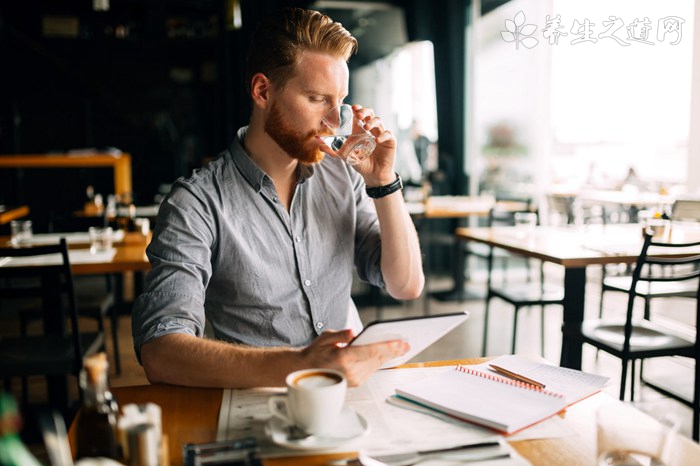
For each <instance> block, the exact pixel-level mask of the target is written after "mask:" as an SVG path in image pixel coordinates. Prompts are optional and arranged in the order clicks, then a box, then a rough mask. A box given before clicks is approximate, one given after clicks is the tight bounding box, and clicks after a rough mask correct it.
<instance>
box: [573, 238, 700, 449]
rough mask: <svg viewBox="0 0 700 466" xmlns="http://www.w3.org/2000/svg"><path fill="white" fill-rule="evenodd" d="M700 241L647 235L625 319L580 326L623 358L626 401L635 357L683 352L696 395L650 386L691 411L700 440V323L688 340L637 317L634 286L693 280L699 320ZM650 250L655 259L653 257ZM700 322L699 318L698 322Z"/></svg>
mask: <svg viewBox="0 0 700 466" xmlns="http://www.w3.org/2000/svg"><path fill="white" fill-rule="evenodd" d="M698 247H700V242H696V243H685V244H673V243H662V242H657V241H655V240H654V239H653V237H652V236H651V235H650V234H647V235H645V238H644V245H643V247H642V251H641V253H640V255H639V258H638V260H637V263H636V266H635V268H634V272H633V274H632V282H631V286H630V289H629V291H628V299H627V311H626V316H625V320H623V321H620V320H604V319H595V320H587V321H584V322H583V323H582V325H581V335H582V337H581V338H582V340H583V342H585V343H588V344H590V345H592V346H594V347H596V348H597V349H599V350H602V351H605V352H606V353H609V354H611V355H613V356H616V357H618V358H620V359H621V361H622V374H621V380H620V400H624V399H625V390H626V381H627V370H628V367H629V363H630V362H631V363H632V366H631V374H630V376H631V377H630V399H632V400H634V382H635V361H636V360H641V361H643V360H644V359H648V358H656V357H664V356H684V357H688V358H692V359H694V361H695V382H694V390H693V393H694V395H693V399H692V400H686V399H683V398H681V397H679V396H676V395H673V394H671V393H668V392H664V391H663V389H661V388H660V387H658V386H655V385H652V384H649V383H648V382H647V385H648V386H650V387H651V388H652V389H656V390H658V391H661V392H663V393H665V394H666V395H667V396H670V397H672V398H674V399H676V400H678V401H680V402H682V403H684V404H686V405H688V406H690V407H691V408H692V409H693V439H694V440H696V441H697V440H698V429H699V425H698V421H699V420H700V365H699V364H698V361H700V345H699V344H698V335H697V324H696V335H695V340H694V341H692V340H689V339H688V338H687V337H685V336H683V335H679V334H676V333H674V332H673V331H671V330H670V329H667V328H665V327H663V326H661V325H659V324H657V323H655V322H654V321H653V320H650V318H649V316H648V315H644V316H643V318H642V319H636V318H635V317H634V315H633V314H634V313H633V310H634V300H635V298H636V297H637V296H638V293H637V292H636V291H635V290H638V289H639V288H640V285H641V286H645V287H651V286H652V285H654V284H657V283H678V282H690V283H693V286H694V287H695V318H696V319H700V300H699V298H700V281H698V279H699V277H700V254H698V253H697V251H698ZM651 248H653V249H652V252H653V254H654V257H650V252H649V250H650V249H651ZM668 250H674V251H675V252H681V253H683V251H685V250H688V254H687V255H685V256H681V257H678V256H677V255H675V254H674V257H663V251H668ZM696 322H700V320H696Z"/></svg>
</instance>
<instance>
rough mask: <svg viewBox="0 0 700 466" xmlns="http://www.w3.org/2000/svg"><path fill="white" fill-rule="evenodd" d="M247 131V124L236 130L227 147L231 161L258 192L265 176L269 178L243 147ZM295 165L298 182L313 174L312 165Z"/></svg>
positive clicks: (302, 181)
mask: <svg viewBox="0 0 700 466" xmlns="http://www.w3.org/2000/svg"><path fill="white" fill-rule="evenodd" d="M247 131H248V127H247V126H243V127H242V128H240V129H239V130H238V133H237V134H236V138H235V139H234V140H233V142H232V143H231V146H230V147H229V152H230V153H231V158H232V159H233V163H234V164H236V167H237V168H238V170H239V171H240V172H241V174H242V175H243V177H244V178H245V179H246V181H247V182H248V183H250V185H251V186H252V187H253V189H255V190H256V191H257V192H260V189H261V188H262V186H263V181H264V180H265V178H268V179H269V177H268V176H267V173H265V172H264V171H263V170H262V169H261V168H260V167H258V166H257V165H256V164H255V162H253V159H251V158H250V156H249V155H248V153H247V152H246V151H245V149H244V148H243V140H244V139H245V134H246V132H247ZM297 167H298V168H297V171H298V174H299V181H298V183H299V184H301V183H304V182H305V181H306V180H308V179H309V178H311V177H312V176H313V174H314V167H313V166H307V165H302V164H299V165H298V166H297Z"/></svg>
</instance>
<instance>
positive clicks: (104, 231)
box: [88, 227, 113, 254]
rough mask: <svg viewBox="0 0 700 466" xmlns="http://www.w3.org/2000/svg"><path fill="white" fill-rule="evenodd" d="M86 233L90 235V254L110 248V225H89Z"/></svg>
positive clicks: (111, 236) (111, 237) (111, 234)
mask: <svg viewBox="0 0 700 466" xmlns="http://www.w3.org/2000/svg"><path fill="white" fill-rule="evenodd" d="M88 234H89V236H90V252H91V253H92V254H97V253H98V252H105V251H109V250H110V249H112V239H113V232H112V227H106V228H102V227H90V228H89V229H88Z"/></svg>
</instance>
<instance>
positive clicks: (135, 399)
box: [69, 358, 700, 466]
mask: <svg viewBox="0 0 700 466" xmlns="http://www.w3.org/2000/svg"><path fill="white" fill-rule="evenodd" d="M485 361H487V359H485V358H475V359H461V360H448V361H434V362H426V363H416V364H406V365H404V366H401V368H417V367H439V366H454V365H455V364H458V363H459V364H463V365H470V364H480V363H483V362H485ZM399 370H402V369H399ZM111 391H112V393H113V394H114V396H115V398H116V399H117V400H118V401H119V403H120V405H121V406H124V405H125V404H128V403H136V404H143V403H149V402H150V403H155V404H157V405H159V406H160V407H161V409H162V426H163V434H164V435H166V436H167V439H168V440H167V445H168V457H169V458H170V465H171V466H180V465H182V464H183V463H182V452H183V445H185V444H188V443H189V444H192V443H195V444H196V443H208V442H214V441H215V440H216V438H217V431H218V416H219V412H220V409H221V402H222V396H223V389H221V388H196V387H181V386H174V385H161V384H155V385H141V386H131V387H118V388H112V389H111ZM611 403H612V404H618V403H620V401H618V400H617V399H615V398H613V397H611V396H610V395H608V394H607V393H597V394H595V395H592V396H590V397H588V398H586V399H584V400H582V401H580V402H578V403H576V404H574V405H572V406H569V407H568V408H567V409H566V410H565V411H563V412H562V413H560V414H559V415H558V417H559V421H560V422H561V426H562V429H566V432H568V434H567V435H564V436H559V437H557V438H543V439H533V440H521V441H510V442H509V443H510V445H511V446H512V447H513V448H514V449H515V450H516V451H517V452H518V453H519V454H520V455H521V456H522V457H524V458H525V459H526V460H527V461H529V462H530V463H531V464H532V465H533V466H549V465H554V464H556V465H564V464H565V465H567V466H594V465H596V464H597V462H596V422H595V412H596V410H597V409H598V408H599V407H601V406H604V405H608V404H611ZM630 409H633V408H631V407H630ZM79 415H80V413H78V416H79ZM645 419H646V420H647V421H648V422H650V423H654V422H656V421H655V420H653V419H652V418H646V417H645ZM75 425H76V422H75V421H74V422H73V424H72V425H71V427H70V429H69V442H70V444H71V447H72V449H73V451H75V440H76V439H75ZM506 441H508V439H507V437H506ZM673 448H674V451H675V459H676V460H677V463H674V464H676V465H677V466H686V465H687V466H690V465H692V464H695V463H694V461H695V460H696V459H697V458H698V457H700V446H698V444H697V443H694V442H692V441H691V440H690V439H688V438H687V437H683V436H677V438H676V439H675V444H674V446H673ZM299 453H300V452H298V451H294V452H292V451H290V456H288V457H275V458H264V459H263V464H264V465H265V466H314V465H328V464H332V463H329V462H331V461H333V460H342V459H346V458H348V457H352V456H356V453H357V452H343V453H331V454H324V453H313V452H309V453H308V454H301V455H300V454H299Z"/></svg>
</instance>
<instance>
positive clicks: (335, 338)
mask: <svg viewBox="0 0 700 466" xmlns="http://www.w3.org/2000/svg"><path fill="white" fill-rule="evenodd" d="M354 337H355V335H354V333H353V331H352V330H340V331H332V330H329V331H326V332H324V333H322V334H321V335H320V336H319V337H318V338H316V339H315V340H314V341H313V343H311V344H310V345H309V346H307V347H306V348H304V349H303V350H302V352H301V354H302V358H303V360H304V365H305V366H308V367H325V368H330V369H336V370H339V371H341V372H343V373H344V374H345V377H346V378H347V380H348V385H349V386H352V387H356V386H359V385H362V383H363V382H364V381H365V380H367V379H368V378H369V377H370V376H371V375H372V374H373V373H374V372H376V371H377V369H379V368H380V367H381V366H382V364H384V363H385V362H386V361H389V360H391V359H394V358H397V357H399V356H401V355H403V354H406V352H407V351H408V350H409V349H410V346H409V344H408V343H406V342H405V341H403V340H390V341H385V342H381V343H372V344H369V345H361V346H348V343H350V341H352V339H353V338H354Z"/></svg>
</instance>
